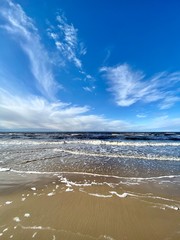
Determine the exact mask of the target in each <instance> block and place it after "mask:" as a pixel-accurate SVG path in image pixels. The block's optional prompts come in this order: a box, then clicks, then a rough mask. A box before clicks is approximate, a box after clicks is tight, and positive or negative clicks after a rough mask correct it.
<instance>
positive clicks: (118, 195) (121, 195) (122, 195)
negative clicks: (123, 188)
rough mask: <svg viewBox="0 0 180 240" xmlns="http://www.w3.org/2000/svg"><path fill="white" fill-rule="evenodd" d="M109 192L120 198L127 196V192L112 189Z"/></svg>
mask: <svg viewBox="0 0 180 240" xmlns="http://www.w3.org/2000/svg"><path fill="white" fill-rule="evenodd" d="M110 193H111V194H113V195H116V196H117V197H120V198H126V197H127V196H128V193H123V194H119V193H117V192H114V191H111V192H110Z"/></svg>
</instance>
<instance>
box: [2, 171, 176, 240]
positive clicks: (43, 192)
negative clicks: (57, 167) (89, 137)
mask: <svg viewBox="0 0 180 240" xmlns="http://www.w3.org/2000/svg"><path fill="white" fill-rule="evenodd" d="M172 183H173V184H172ZM169 184H170V185H171V187H170V188H169ZM177 188H179V186H177V184H176V179H174V178H173V179H171V178H164V179H163V181H162V179H158V178H157V179H152V180H151V179H131V180H130V179H123V178H122V179H121V178H113V177H103V176H98V175H87V174H85V175H83V174H67V173H64V174H62V173H59V174H57V173H56V174H43V175H41V174H27V173H26V174H25V173H15V172H3V173H0V239H18V240H20V239H42V240H44V239H45V240H46V239H52V240H55V239H65V240H66V239H68V240H71V239H73V240H74V239H78V240H80V239H85V240H86V239H87V240H89V239H90V240H91V239H99V240H101V239H108V240H114V239H115V240H119V239H128V240H131V239H132V240H136V239H137V240H141V239H146V240H148V239H157V240H161V239H174V240H175V239H177V240H178V239H180V210H179V206H180V194H179V191H177ZM167 190H168V191H167Z"/></svg>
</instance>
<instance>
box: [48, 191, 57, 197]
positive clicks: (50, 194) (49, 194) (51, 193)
mask: <svg viewBox="0 0 180 240" xmlns="http://www.w3.org/2000/svg"><path fill="white" fill-rule="evenodd" d="M53 195H55V193H54V192H50V193H48V194H47V196H49V197H50V196H53Z"/></svg>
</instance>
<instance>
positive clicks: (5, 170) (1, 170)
mask: <svg viewBox="0 0 180 240" xmlns="http://www.w3.org/2000/svg"><path fill="white" fill-rule="evenodd" d="M10 170H11V168H1V167H0V172H9V171H10Z"/></svg>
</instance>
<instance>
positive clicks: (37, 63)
mask: <svg viewBox="0 0 180 240" xmlns="http://www.w3.org/2000/svg"><path fill="white" fill-rule="evenodd" d="M3 2H4V4H3V5H2V7H1V11H0V15H1V16H2V17H3V19H4V21H5V24H4V25H1V28H3V29H5V30H6V31H7V32H8V33H9V34H11V35H12V37H13V38H14V39H15V40H16V41H17V42H18V44H20V46H21V48H22V50H23V51H24V52H25V54H26V55H27V57H28V58H29V62H30V69H31V72H32V74H33V76H34V78H35V79H36V81H37V83H38V88H39V90H40V91H41V93H43V94H46V95H47V94H48V95H49V96H50V97H52V96H53V94H54V91H55V89H57V83H56V82H55V80H54V76H53V72H52V69H51V64H50V62H51V61H50V58H49V56H48V53H47V51H46V50H45V48H44V46H43V44H42V43H41V39H40V37H39V34H38V30H37V28H36V27H35V25H34V23H33V20H32V19H31V18H30V17H28V16H27V15H26V14H25V12H24V11H23V9H22V8H21V6H20V5H19V4H15V3H13V2H12V1H10V0H3Z"/></svg>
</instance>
